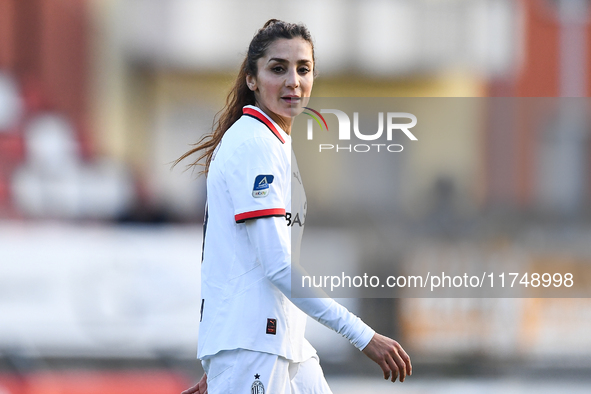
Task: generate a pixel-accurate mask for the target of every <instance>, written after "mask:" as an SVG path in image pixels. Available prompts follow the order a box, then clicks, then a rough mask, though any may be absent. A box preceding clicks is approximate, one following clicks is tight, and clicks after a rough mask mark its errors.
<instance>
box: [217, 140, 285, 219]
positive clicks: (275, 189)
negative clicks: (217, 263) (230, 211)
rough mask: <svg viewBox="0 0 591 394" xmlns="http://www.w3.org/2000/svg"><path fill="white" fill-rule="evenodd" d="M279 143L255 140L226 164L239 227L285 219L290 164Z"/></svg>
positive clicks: (242, 145) (235, 216) (237, 151)
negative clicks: (249, 223)
mask: <svg viewBox="0 0 591 394" xmlns="http://www.w3.org/2000/svg"><path fill="white" fill-rule="evenodd" d="M289 159H290V157H288V156H287V155H286V154H285V152H284V149H283V147H282V145H281V144H280V142H279V141H277V140H275V141H273V140H270V139H266V138H252V139H250V140H248V141H246V142H244V143H243V144H241V145H240V146H239V147H238V148H237V149H236V151H235V152H234V154H233V155H232V156H231V157H230V159H228V161H227V162H226V163H225V174H226V177H225V178H226V182H227V187H228V190H229V192H230V197H231V199H232V203H233V205H234V218H235V220H236V223H244V222H245V221H246V220H250V219H258V218H265V217H272V216H285V209H286V196H287V195H288V194H289V191H288V188H289V186H290V185H289V183H288V182H289V179H287V178H288V177H287V175H288V174H289V165H290V162H289Z"/></svg>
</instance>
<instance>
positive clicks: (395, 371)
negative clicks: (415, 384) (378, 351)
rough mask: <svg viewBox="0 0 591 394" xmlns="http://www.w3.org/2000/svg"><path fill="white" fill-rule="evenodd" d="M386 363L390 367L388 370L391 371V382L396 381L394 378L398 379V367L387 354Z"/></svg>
mask: <svg viewBox="0 0 591 394" xmlns="http://www.w3.org/2000/svg"><path fill="white" fill-rule="evenodd" d="M386 362H387V363H388V366H389V367H390V370H391V371H392V379H391V380H392V382H395V381H396V378H397V377H398V375H399V374H400V373H399V371H398V366H397V365H396V362H394V360H393V359H392V356H390V355H389V354H388V355H386Z"/></svg>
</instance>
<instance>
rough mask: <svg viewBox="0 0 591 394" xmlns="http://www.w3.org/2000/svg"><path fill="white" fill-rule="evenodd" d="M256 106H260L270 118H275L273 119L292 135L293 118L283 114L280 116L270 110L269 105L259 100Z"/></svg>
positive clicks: (286, 132)
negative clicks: (285, 116) (264, 104)
mask: <svg viewBox="0 0 591 394" xmlns="http://www.w3.org/2000/svg"><path fill="white" fill-rule="evenodd" d="M256 106H257V107H259V108H260V109H261V111H263V112H264V113H265V114H267V116H269V118H271V119H273V121H274V122H275V123H277V125H279V127H281V129H282V130H283V131H285V134H287V135H291V125H292V123H293V118H284V117H283V116H279V115H277V114H276V113H274V112H272V111H269V109H268V108H267V107H265V106H263V105H261V104H260V103H259V102H258V101H257V102H256Z"/></svg>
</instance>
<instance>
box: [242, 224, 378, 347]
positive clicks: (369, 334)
mask: <svg viewBox="0 0 591 394" xmlns="http://www.w3.org/2000/svg"><path fill="white" fill-rule="evenodd" d="M246 229H247V232H248V237H249V240H250V242H251V243H252V245H253V246H254V248H255V251H256V254H257V257H258V259H259V261H260V263H261V265H262V267H263V270H264V272H265V276H266V277H267V279H269V280H270V281H271V282H272V283H273V284H274V285H275V286H276V287H277V288H278V289H279V290H280V291H281V292H282V293H283V294H285V295H286V296H287V297H288V298H289V299H290V300H291V301H292V302H293V303H294V304H295V305H296V306H297V307H298V308H300V309H301V310H302V311H303V312H304V313H306V314H307V315H308V316H310V317H312V318H313V319H315V320H317V321H319V322H320V323H322V324H324V325H325V326H327V327H329V328H331V329H332V330H334V331H336V332H338V333H339V334H341V335H343V336H344V337H345V338H347V339H349V341H350V342H351V343H352V344H353V345H355V347H357V348H358V349H360V350H363V349H364V348H365V346H367V344H368V343H369V341H370V340H371V339H372V338H373V336H374V334H375V331H374V330H373V329H371V327H369V326H368V325H367V324H365V323H364V322H363V321H362V320H361V319H360V318H358V317H357V316H355V315H354V314H353V313H351V312H349V311H348V310H347V308H345V307H344V306H342V305H341V304H339V303H338V302H336V301H335V300H333V299H332V298H325V297H314V296H313V294H311V297H308V298H292V297H291V280H292V275H296V276H298V277H301V276H302V275H304V274H305V272H304V270H303V268H302V267H301V266H300V265H298V264H293V265H292V263H291V250H290V244H291V243H290V239H289V231H288V228H287V226H286V223H285V220H282V219H279V218H266V219H260V220H253V221H249V222H248V223H247V225H246ZM310 291H315V290H312V289H311V290H310Z"/></svg>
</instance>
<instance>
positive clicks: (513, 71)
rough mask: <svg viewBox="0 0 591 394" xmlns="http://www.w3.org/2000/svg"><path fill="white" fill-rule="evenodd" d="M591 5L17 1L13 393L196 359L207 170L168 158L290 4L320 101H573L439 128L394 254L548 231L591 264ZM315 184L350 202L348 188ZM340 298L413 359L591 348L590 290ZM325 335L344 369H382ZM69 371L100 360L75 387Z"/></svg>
mask: <svg viewBox="0 0 591 394" xmlns="http://www.w3.org/2000/svg"><path fill="white" fill-rule="evenodd" d="M589 3H590V2H589V1H586V0H441V1H429V0H396V1H394V0H392V1H387V0H369V1H362V0H353V1H347V2H340V1H336V0H323V1H311V0H307V1H300V2H297V3H296V2H285V3H283V2H274V1H271V0H256V1H251V2H248V4H246V3H244V2H241V1H238V0H224V1H213V0H209V1H200V0H145V1H143V0H60V1H55V0H0V357H1V361H2V363H1V364H0V367H1V371H0V372H1V373H0V392H2V393H3V392H8V393H29V392H35V393H43V392H56V391H52V390H53V389H55V390H61V392H76V393H78V392H87V391H84V390H83V389H81V388H80V387H81V386H87V385H88V382H95V383H93V384H91V385H93V386H96V387H106V386H101V385H103V384H104V385H109V384H111V386H110V387H111V388H102V389H100V390H99V389H97V391H96V392H98V391H100V392H118V391H117V389H116V387H118V388H121V387H127V389H126V390H125V392H126V393H129V392H134V391H133V390H134V389H132V388H131V387H136V388H137V385H136V384H135V383H134V382H137V379H138V375H137V374H134V373H133V372H130V371H129V368H136V369H137V368H140V369H141V370H142V371H144V372H145V374H144V376H146V375H149V376H152V378H153V379H154V380H153V381H152V382H153V384H152V385H148V386H147V387H146V386H142V393H149V392H151V391H150V390H153V391H154V392H156V391H158V392H161V393H163V392H178V391H179V387H183V386H184V385H186V384H188V382H189V381H190V380H194V379H195V378H197V376H198V375H199V373H198V371H197V370H198V367H197V363H196V362H195V361H194V354H195V352H196V338H197V318H196V316H197V315H198V313H197V308H198V285H197V284H198V283H199V276H198V271H199V267H198V262H199V260H200V248H201V231H200V229H199V225H200V222H201V220H202V210H203V205H204V195H205V194H204V179H203V177H200V178H196V176H194V174H191V172H190V171H187V172H182V168H180V167H177V168H175V169H174V170H173V171H171V170H170V163H171V162H172V161H173V160H175V159H176V158H177V157H178V156H179V155H180V154H181V153H183V152H184V151H185V150H186V149H187V148H188V143H191V142H195V141H196V140H197V139H198V138H199V137H200V136H201V135H202V134H203V133H205V132H207V131H209V130H210V129H211V123H212V120H213V117H214V115H215V113H216V112H217V111H218V110H219V109H220V108H221V107H222V105H223V102H224V99H225V94H226V92H227V90H228V88H229V86H230V85H231V83H232V81H233V76H234V75H235V73H236V69H237V67H238V65H239V63H240V61H241V60H242V57H243V56H244V53H245V50H246V46H247V44H248V42H249V41H250V39H251V37H252V35H253V34H254V32H255V31H256V29H258V28H259V27H260V26H262V24H263V23H264V22H265V21H266V20H267V19H269V18H272V17H273V18H280V19H285V20H288V21H301V22H304V23H305V24H306V25H307V26H308V27H309V28H310V30H311V32H312V34H313V36H314V38H315V42H316V56H317V63H318V69H319V77H318V79H317V81H316V82H315V87H314V95H315V96H320V97H393V96H397V97H569V98H571V99H565V100H566V101H563V103H564V102H566V103H568V102H569V101H568V100H571V101H570V102H571V103H575V105H563V106H562V107H560V106H559V108H553V109H552V111H550V112H552V114H553V116H552V117H551V119H550V120H549V121H548V122H544V123H541V122H540V123H533V124H525V125H524V124H523V118H522V117H521V114H522V113H523V112H524V111H527V108H524V107H520V106H519V105H516V106H507V105H501V106H498V107H494V106H492V107H491V109H490V111H489V112H488V113H487V114H486V115H485V117H484V118H483V119H475V120H473V121H474V125H475V128H474V133H473V134H471V135H467V136H465V137H466V138H464V139H463V140H462V141H463V143H462V144H460V145H452V144H451V143H450V142H449V141H450V140H446V138H444V137H442V138H441V140H440V144H439V145H437V146H424V147H422V148H421V150H420V151H418V154H417V155H416V156H415V157H412V158H411V159H410V160H411V161H412V163H413V166H414V168H416V171H415V173H414V174H413V176H414V177H415V178H414V179H415V181H414V182H412V183H411V184H410V185H409V187H408V188H407V189H405V190H404V193H405V195H406V198H405V199H401V200H400V205H399V206H395V207H393V208H394V210H396V211H397V212H406V213H408V214H400V215H398V216H396V217H395V218H394V220H395V224H397V225H398V227H399V230H398V231H400V232H402V233H406V234H409V233H411V232H414V233H413V234H418V235H420V236H421V237H422V238H421V242H422V245H424V247H421V248H420V249H419V251H418V252H417V253H418V254H408V255H404V256H398V255H397V256H395V259H405V258H408V259H411V260H412V259H416V260H421V259H429V258H431V259H440V260H446V259H447V260H450V261H453V260H454V259H456V258H457V255H458V254H460V255H461V256H463V257H462V258H464V259H467V260H470V259H478V258H481V257H482V256H483V253H485V256H486V253H488V254H489V255H490V254H494V255H497V256H498V255H502V256H504V255H507V256H508V257H507V258H508V259H520V258H523V255H522V254H520V253H521V252H522V251H521V249H519V248H517V247H518V246H520V245H519V242H520V240H522V239H523V237H527V236H530V235H531V234H534V236H535V237H537V238H536V240H537V241H536V242H538V243H537V244H536V245H543V248H542V247H540V249H538V250H537V253H532V254H531V255H528V257H527V261H528V262H529V263H530V264H532V265H533V266H543V265H544V264H546V263H547V262H548V260H550V261H553V262H556V261H565V262H566V263H568V262H572V261H576V262H577V264H578V265H579V266H582V267H584V268H583V269H586V270H589V269H591V251H590V250H589V248H588V244H589V239H590V238H589V234H590V231H589V230H590V224H591V220H590V219H591V217H590V210H589V208H590V202H591V175H590V174H591V145H590V139H589V118H588V116H587V114H588V113H589V102H588V100H584V99H582V97H588V96H589V95H590V92H591V78H590V77H589V75H590V71H591V56H590V55H589V54H590V53H591V30H590V20H591V9H590V4H589ZM577 98H578V99H577ZM504 103H506V101H505V102H504ZM523 103H525V104H523V106H527V101H524V102H523ZM581 103H583V104H581ZM578 106H581V107H580V108H579V110H577V107H578ZM573 108H574V110H573ZM573 111H574V112H573ZM528 119H529V118H528ZM446 143H447V145H446ZM300 167H305V165H302V163H300ZM302 171H304V169H302ZM539 174H551V176H545V177H539V176H538V175H539ZM308 187H309V190H310V192H309V194H311V195H312V194H314V190H318V188H316V187H315V186H314V185H313V182H311V183H310V185H309V186H308ZM337 192H338V191H337ZM420 196H429V198H428V199H421V198H420ZM382 197H383V199H384V200H383V201H382V202H381V203H383V204H388V203H390V202H391V200H390V197H391V196H388V195H383V196H382ZM310 198H311V200H314V201H313V202H314V206H315V208H314V210H315V211H317V212H323V211H330V209H331V205H332V203H333V200H332V198H331V196H330V194H329V193H324V194H323V193H318V194H316V197H313V196H310ZM404 201H419V203H418V204H416V205H412V206H409V205H404V204H405V202H404ZM345 208H346V207H345ZM470 221H472V222H473V221H477V222H480V223H484V226H485V227H486V228H488V229H489V236H488V238H487V243H486V246H485V247H482V245H481V244H478V243H474V242H472V241H471V240H470V239H469V237H467V238H466V239H465V240H463V241H462V234H464V233H465V231H466V228H465V227H463V226H464V224H465V223H467V222H470ZM321 224H322V223H321ZM324 225H325V230H324V231H321V232H320V233H318V234H316V235H317V237H316V238H318V237H320V238H322V237H324V238H323V239H324V240H325V242H326V243H327V244H329V245H330V244H331V242H332V243H333V244H336V245H338V242H339V240H338V238H336V240H335V237H337V236H338V234H339V229H338V223H336V224H335V223H330V222H327V223H324ZM321 228H322V227H321ZM424 229H428V230H424ZM532 229H533V230H532ZM536 229H542V230H543V231H538V232H536ZM536 234H537V235H536ZM540 234H541V235H540ZM491 245H492V246H491ZM487 248H488V249H487ZM450 250H451V252H450ZM419 252H420V253H419ZM375 253H376V257H375V258H378V259H379V258H386V259H391V258H392V256H391V255H389V254H388V249H386V250H378V251H376V252H375ZM380 254H381V255H385V257H383V256H380ZM433 256H436V257H433ZM466 256H467V257H466ZM585 267H586V268H585ZM344 302H345V303H346V304H347V305H348V306H349V307H351V308H352V309H353V310H355V311H358V312H360V313H361V315H362V316H363V317H364V319H365V320H367V321H368V322H369V323H370V324H371V325H372V326H374V327H375V328H376V329H377V330H378V331H382V332H384V333H386V334H391V335H397V338H400V341H401V342H402V343H403V344H408V346H407V347H408V350H409V352H410V353H411V354H412V355H413V357H414V360H415V361H416V366H417V367H419V368H417V371H420V367H421V366H423V367H424V368H423V371H427V370H428V371H433V372H435V373H436V372H437V371H448V372H449V371H452V372H453V373H455V374H459V375H461V374H469V373H473V374H476V375H477V376H482V375H484V376H486V375H489V374H492V373H501V372H504V373H509V372H511V371H516V370H517V371H523V370H524V369H527V368H533V369H535V368H547V369H548V370H550V369H551V370H553V371H556V369H557V368H558V369H561V368H564V369H570V370H573V371H582V372H583V374H587V375H588V371H589V368H590V367H591V335H590V334H589V333H590V332H591V330H590V329H591V302H589V300H588V299H536V298H524V299H515V300H509V299H482V300H478V299H445V300H440V299H400V300H388V299H383V300H382V299H378V300H366V299H359V300H355V299H352V300H344ZM384 316H388V318H384ZM309 332H310V338H311V341H312V342H313V343H314V344H315V345H316V346H317V348H318V349H319V352H320V355H321V358H322V359H323V360H324V362H325V365H326V366H325V368H326V370H327V371H328V372H329V373H330V372H336V371H341V372H342V371H347V372H355V371H356V372H358V373H362V372H366V371H365V369H369V368H371V367H372V366H371V365H369V363H368V362H361V363H360V362H359V360H360V358H361V357H362V356H361V355H360V354H358V353H356V352H353V351H352V350H351V348H350V347H348V345H346V344H345V343H344V342H346V341H341V339H340V338H336V337H337V336H336V335H334V334H331V333H328V332H327V331H326V330H325V329H324V328H323V327H319V326H317V325H313V324H310V325H309ZM557 364H559V366H558V367H557ZM359 365H364V366H366V367H359ZM148 367H149V369H148ZM71 368H73V369H74V370H77V369H81V368H84V369H85V370H86V373H89V372H88V369H89V368H97V369H98V370H99V371H103V372H101V373H99V374H98V375H92V376H91V375H86V377H84V376H82V378H80V379H82V381H83V382H86V383H82V384H78V385H76V384H77V383H75V382H77V380H76V379H78V378H77V377H76V376H78V375H70V373H71V371H70V369H71ZM119 368H120V369H122V371H119V373H116V371H115V372H114V370H115V369H119ZM153 368H158V370H159V371H160V372H158V373H157V372H154V369H153ZM105 369H106V370H107V371H108V372H104V370H105ZM64 370H66V371H65V372H64ZM47 371H49V372H50V373H49V375H47V374H46V373H47ZM146 371H147V372H146ZM371 371H372V372H373V373H376V371H375V370H374V369H371ZM159 373H163V375H159ZM179 373H180V375H179ZM513 373H515V372H513ZM72 376H73V377H72ZM52 379H53V380H52ZM84 379H86V380H84ZM93 379H95V380H93ZM96 379H99V380H100V379H102V380H100V381H101V382H102V383H97V380H96ZM140 379H144V378H141V377H140ZM50 381H52V382H54V383H52V384H55V386H52V384H50V383H48V382H50ZM56 382H57V383H56ZM124 382H127V383H124ZM50 387H53V389H50ZM585 387H587V386H585ZM156 388H157V389H156ZM426 390H429V388H427V389H426ZM138 391H139V390H138ZM88 392H90V391H88ZM93 392H95V391H93ZM376 392H377V391H376Z"/></svg>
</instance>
